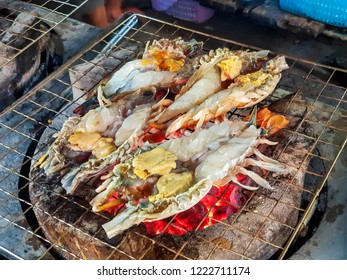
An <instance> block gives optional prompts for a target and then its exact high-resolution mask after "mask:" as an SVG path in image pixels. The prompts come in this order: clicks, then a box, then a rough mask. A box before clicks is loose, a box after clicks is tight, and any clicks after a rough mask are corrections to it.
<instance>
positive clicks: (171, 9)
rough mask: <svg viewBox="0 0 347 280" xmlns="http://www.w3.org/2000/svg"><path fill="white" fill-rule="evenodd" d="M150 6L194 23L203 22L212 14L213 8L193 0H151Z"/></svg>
mask: <svg viewBox="0 0 347 280" xmlns="http://www.w3.org/2000/svg"><path fill="white" fill-rule="evenodd" d="M152 7H153V9H154V10H156V11H160V12H165V13H167V14H168V15H170V16H173V17H176V18H179V19H183V20H186V21H191V22H196V23H203V22H205V21H207V20H208V19H210V18H211V17H212V16H213V14H214V10H213V9H210V8H207V7H203V6H201V5H200V4H199V2H198V1H193V0H171V1H164V0H152Z"/></svg>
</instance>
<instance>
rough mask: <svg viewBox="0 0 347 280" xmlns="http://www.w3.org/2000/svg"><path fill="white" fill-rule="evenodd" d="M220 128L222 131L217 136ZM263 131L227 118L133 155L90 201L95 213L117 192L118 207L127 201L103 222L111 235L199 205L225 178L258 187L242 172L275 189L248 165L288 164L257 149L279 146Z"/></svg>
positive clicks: (271, 166) (277, 168) (271, 167)
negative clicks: (245, 180) (240, 179)
mask: <svg viewBox="0 0 347 280" xmlns="http://www.w3.org/2000/svg"><path fill="white" fill-rule="evenodd" d="M216 131H219V132H220V133H219V134H217V135H216V134H214V133H213V132H216ZM261 134H262V130H261V129H257V128H256V127H255V126H254V125H251V124H249V123H246V122H242V121H239V122H230V121H228V122H226V123H222V124H219V125H216V126H211V127H210V128H207V129H202V130H200V131H197V132H194V133H193V134H191V135H190V136H188V137H182V138H178V139H172V140H170V141H169V142H166V143H164V144H160V145H156V146H149V147H147V150H146V151H142V150H140V149H138V150H137V152H135V154H133V155H128V157H127V158H126V159H124V161H123V163H121V164H120V166H115V167H114V170H113V172H112V175H111V176H110V177H108V178H107V179H106V180H105V181H104V183H103V184H102V185H101V186H100V187H99V189H98V191H100V193H99V194H98V195H97V196H96V197H95V198H94V199H93V200H92V202H91V204H92V205H93V209H94V211H101V210H103V209H105V207H107V205H110V204H108V203H111V202H108V199H109V198H110V197H111V196H114V195H115V194H116V196H117V197H118V199H117V200H115V201H114V204H113V205H118V204H125V210H124V211H123V212H121V213H119V214H118V215H116V217H115V218H114V219H113V220H112V221H110V222H108V223H106V224H105V225H103V228H104V229H105V230H106V233H107V235H108V236H109V237H113V236H115V235H117V234H119V233H121V232H123V231H124V230H126V229H128V228H129V227H131V226H133V225H136V224H139V223H141V222H144V221H154V220H161V219H164V218H167V217H169V216H172V215H175V214H178V213H180V212H183V211H185V210H187V209H189V208H191V207H193V206H194V205H195V204H196V203H198V202H199V201H200V200H201V199H202V198H203V197H204V196H205V195H206V194H207V193H208V192H209V191H210V189H211V187H212V185H213V183H214V182H216V181H219V180H222V179H224V180H225V178H227V180H229V181H234V182H236V183H237V184H239V185H241V186H243V187H244V188H247V189H249V190H255V189H257V187H254V186H245V185H242V184H240V183H239V182H238V181H237V179H236V175H237V174H239V173H241V174H245V175H247V176H249V177H250V178H251V179H253V181H254V182H255V183H257V184H259V185H260V186H262V187H265V188H269V189H271V186H270V185H269V183H268V182H267V181H266V180H265V179H263V178H262V177H260V176H259V175H258V174H257V173H255V172H254V171H252V170H250V169H247V167H249V166H259V167H261V168H263V169H265V170H270V171H275V172H280V171H282V170H283V168H284V167H283V166H282V165H281V164H280V163H279V162H277V161H275V160H273V159H270V158H268V157H266V156H265V155H263V154H261V152H260V151H259V150H258V149H257V146H258V145H260V144H268V145H275V144H276V143H274V142H271V141H269V140H267V139H265V138H263V137H262V136H261ZM194 143H195V145H194ZM192 146H194V148H195V150H193V151H192V150H191V147H192ZM148 149H149V150H148ZM251 156H254V157H255V158H253V157H252V158H251ZM138 189H140V190H141V191H142V192H141V193H140V194H139V192H137V191H136V190H138ZM111 204H112V203H111ZM105 205H106V206H105Z"/></svg>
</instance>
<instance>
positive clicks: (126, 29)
mask: <svg viewBox="0 0 347 280" xmlns="http://www.w3.org/2000/svg"><path fill="white" fill-rule="evenodd" d="M64 3H65V2H64ZM134 24H135V25H134ZM179 36H180V37H183V38H184V39H190V38H195V39H196V40H201V41H203V42H205V45H204V49H205V50H206V51H207V50H209V49H211V48H217V47H228V48H231V49H253V50H256V49H257V48H255V47H252V46H249V45H245V44H241V43H238V42H235V41H231V40H226V39H223V38H219V37H216V36H211V35H207V34H204V33H201V32H197V31H194V30H191V29H188V28H183V27H181V26H179V25H176V24H170V23H167V22H164V21H160V20H157V19H154V18H150V17H147V16H143V15H125V16H123V18H122V19H121V20H120V21H118V22H116V23H114V24H113V25H112V26H111V27H110V28H108V29H107V30H106V31H105V32H104V33H103V34H102V36H100V37H99V38H97V39H95V41H94V42H92V43H90V44H89V45H88V46H86V47H85V48H84V49H83V50H82V51H81V52H80V53H79V54H77V55H76V56H74V57H73V58H72V59H70V60H69V61H68V62H66V63H65V64H64V65H63V66H62V67H61V68H60V69H59V70H58V71H56V72H54V73H53V74H51V75H50V76H49V77H48V78H46V79H45V80H44V81H42V82H41V83H40V84H38V85H37V86H36V87H35V88H34V89H32V90H31V91H30V92H29V93H28V94H27V95H26V96H25V97H23V98H21V99H19V100H18V101H16V102H15V103H14V104H13V105H12V106H10V107H8V108H7V109H6V110H5V111H3V112H2V113H1V114H0V139H1V141H0V142H1V143H0V155H1V156H0V178H1V179H0V248H1V251H2V252H3V253H4V254H6V256H8V257H10V258H15V259H54V258H61V255H64V256H68V258H69V259H83V258H85V254H84V249H85V248H87V244H88V243H89V242H90V241H91V240H95V241H97V242H99V243H100V244H102V245H104V246H107V248H108V250H109V254H108V258H110V259H113V258H126V259H148V258H163V259H192V258H204V259H211V258H240V259H249V255H248V254H247V250H251V248H248V247H247V246H246V247H245V248H244V250H243V251H235V250H233V248H230V246H226V244H225V242H223V237H225V236H226V235H228V234H230V230H232V229H235V226H236V223H237V222H238V219H239V217H241V215H242V213H245V212H252V207H251V205H250V202H251V201H252V197H257V196H259V195H258V194H257V193H253V194H252V195H251V198H250V199H249V201H250V202H249V203H246V205H245V206H243V208H242V209H241V210H240V211H239V212H238V214H237V215H235V216H233V219H232V220H231V221H229V222H219V223H218V224H217V225H214V226H213V227H219V230H218V238H216V237H210V236H206V235H203V234H200V233H199V232H193V233H192V234H190V235H188V236H186V237H184V238H181V239H179V242H173V241H174V240H176V239H175V238H170V239H165V238H161V237H160V236H157V237H151V236H148V235H147V234H146V233H145V232H144V231H141V230H136V231H134V232H131V233H130V234H129V235H128V239H127V238H124V239H123V240H121V241H120V242H108V241H107V240H105V239H104V238H102V237H101V236H102V233H101V232H102V229H101V228H100V229H99V230H97V231H95V232H93V233H90V231H89V230H88V229H85V231H83V230H82V231H83V235H84V236H85V237H86V242H85V244H82V245H78V246H77V249H76V250H75V251H71V250H69V248H65V247H64V246H62V245H61V244H60V243H59V242H52V241H50V239H49V238H47V237H46V236H45V232H44V224H45V223H40V224H39V223H37V221H36V217H35V215H34V212H33V210H34V209H36V210H40V209H37V208H39V207H40V206H39V205H36V204H35V203H32V201H31V200H30V199H29V197H28V188H29V185H30V184H31V183H34V182H33V178H32V177H30V176H29V171H30V168H31V166H32V164H34V163H35V162H37V160H38V158H39V154H40V152H42V151H43V150H46V149H47V147H48V143H46V142H47V141H42V140H41V138H40V136H41V134H42V133H43V132H44V131H45V130H46V129H51V130H55V131H57V130H59V129H60V127H59V125H58V126H56V125H55V124H54V122H53V124H52V120H53V119H54V118H59V117H61V118H66V117H67V116H68V115H69V113H68V112H70V111H71V110H72V109H73V108H75V107H76V106H77V105H78V104H79V102H80V100H78V99H77V100H76V99H74V98H73V94H72V85H71V81H70V80H69V73H68V70H69V69H71V68H73V66H75V65H79V64H81V63H84V64H89V65H90V69H95V68H100V67H101V66H100V65H99V64H98V63H95V60H93V59H94V58H95V57H98V56H103V55H105V53H106V52H105V50H107V49H108V48H109V42H110V41H112V42H114V41H116V43H114V44H113V49H114V50H119V51H123V52H121V54H122V55H119V56H118V57H115V58H114V64H113V65H112V67H113V68H112V69H110V68H108V69H104V70H105V71H104V73H110V72H111V71H113V70H115V69H116V68H118V67H119V66H120V65H122V64H123V63H124V62H126V61H128V60H130V59H132V58H133V57H136V55H137V54H138V50H139V47H140V46H141V45H142V44H143V43H144V42H146V41H148V40H153V39H159V38H163V37H166V38H175V37H179ZM115 38H116V39H115ZM272 55H275V54H272ZM287 62H288V64H289V65H290V68H289V70H287V71H286V73H285V74H284V76H283V77H282V80H281V82H280V83H279V85H278V88H277V90H276V92H275V95H276V94H278V93H279V92H281V91H282V92H283V91H286V92H291V93H293V94H294V95H293V96H294V97H293V98H294V99H295V98H296V97H299V95H303V96H304V97H305V98H306V99H307V100H309V104H310V105H309V107H308V110H307V112H306V114H305V116H304V118H303V119H302V120H300V124H299V126H298V127H297V128H295V129H290V128H289V129H288V133H290V134H291V135H292V136H291V137H300V138H301V139H303V142H304V141H309V142H310V143H311V144H312V145H311V148H310V149H309V150H308V151H307V153H305V154H304V155H303V157H302V160H301V161H300V163H298V166H296V168H297V169H296V170H297V171H296V172H297V173H296V174H299V172H304V173H305V177H306V179H307V178H310V180H309V181H308V182H309V183H307V184H305V185H304V188H303V189H302V193H303V197H304V198H303V201H304V203H302V204H301V206H300V207H295V209H296V210H297V211H298V217H299V219H298V222H297V223H296V224H295V226H292V225H289V224H287V223H286V222H283V221H281V220H280V219H277V220H276V216H275V215H274V216H273V217H272V218H269V217H265V218H264V217H263V219H261V220H262V222H260V223H259V226H258V228H257V229H255V230H254V231H255V234H254V235H253V236H252V237H251V238H253V239H257V241H258V242H259V246H265V247H268V248H270V249H271V248H272V250H274V251H276V252H277V253H276V254H275V255H274V256H273V258H278V259H284V258H288V257H289V256H290V254H291V252H292V251H293V249H295V248H296V246H297V245H296V241H297V240H298V237H299V235H300V234H301V233H302V230H303V228H305V227H306V225H307V224H308V223H309V220H310V218H311V216H312V215H313V212H314V210H315V208H316V205H317V201H318V198H319V197H320V195H321V194H322V192H324V189H325V187H326V182H327V180H328V178H329V175H330V173H331V172H332V170H333V167H334V166H335V163H336V162H337V160H338V158H339V156H340V154H341V153H342V152H343V149H344V147H345V145H346V142H347V138H346V134H347V129H346V109H347V103H346V102H347V98H346V84H345V80H344V79H343V77H347V71H346V70H343V69H338V68H334V67H329V66H324V65H320V64H317V63H312V62H310V61H305V60H301V59H296V58H294V57H287ZM89 73H90V71H88V72H86V73H83V75H81V76H80V79H85V78H86V77H87V78H88V81H92V83H91V86H92V85H97V84H98V82H99V81H100V79H96V78H95V76H88V75H89ZM77 82H78V80H77V81H76V82H75V83H77ZM294 99H292V100H294ZM289 104H290V102H289V103H288V106H289ZM322 104H323V105H322ZM62 108H64V110H61V109H62ZM306 126H310V127H311V128H312V129H310V130H309V131H307V130H305V129H303V128H304V127H306ZM289 146H290V141H288V143H286V144H285V145H284V146H283V148H282V151H281V152H280V154H279V155H278V156H280V155H281V154H284V153H289V152H290V151H289ZM37 147H39V148H37ZM308 161H309V162H315V163H319V164H320V165H321V166H322V168H319V169H314V168H313V169H312V168H311V169H310V168H308V167H307V166H308V165H307V162H308ZM337 168H338V167H337ZM296 174H294V176H293V178H292V179H291V181H290V182H288V188H289V187H293V188H299V187H300V188H301V186H297V185H296V183H295V175H296ZM57 195H58V196H59V198H60V199H62V200H66V201H68V200H69V201H70V202H71V203H75V204H77V205H78V207H79V208H80V209H81V214H80V219H78V220H77V221H73V222H71V223H69V222H66V221H61V220H60V219H59V217H57V216H55V215H54V214H49V215H48V216H47V222H49V221H53V222H54V221H56V222H57V223H59V222H61V223H64V224H65V225H66V226H67V227H68V228H70V229H71V231H68V232H66V233H64V234H62V236H61V237H60V238H58V241H59V240H60V239H63V237H64V236H65V235H66V236H69V234H71V232H73V231H74V230H76V224H77V223H81V222H82V221H83V217H84V216H85V215H89V214H90V213H91V212H90V208H89V207H88V205H84V204H83V203H80V202H79V201H74V200H72V199H71V198H70V197H67V196H65V195H64V194H61V193H58V194H57ZM263 195H264V196H266V194H262V196H263ZM273 201H274V203H273V204H271V207H270V209H267V211H268V212H270V213H271V212H274V211H276V209H277V207H292V206H291V205H287V204H286V189H284V191H283V192H282V193H278V194H277V195H276V197H274V198H273ZM57 210H58V209H57ZM254 215H257V216H259V217H262V213H254ZM268 219H275V220H276V222H277V223H279V224H281V225H282V226H283V227H285V228H286V229H287V230H288V231H289V233H290V234H289V235H288V236H289V238H288V240H287V241H286V242H285V243H284V244H280V245H279V244H275V243H271V242H269V241H268V240H262V239H259V238H258V237H257V233H258V232H260V231H261V229H262V228H263V227H265V225H266V222H267V220H268ZM77 230H78V231H81V229H77ZM238 230H239V231H247V229H246V228H244V229H240V228H238ZM129 236H135V239H131V238H130V237H129ZM71 238H73V236H71ZM129 238H130V239H129ZM136 240H141V251H140V252H136V253H134V252H133V251H132V250H130V249H129V247H127V246H126V245H127V242H136ZM168 240H170V242H169V241H168ZM192 244H202V246H204V247H205V248H206V250H205V251H204V252H205V253H204V254H200V255H197V256H195V255H192V254H189V250H190V249H189V248H191V245H192Z"/></svg>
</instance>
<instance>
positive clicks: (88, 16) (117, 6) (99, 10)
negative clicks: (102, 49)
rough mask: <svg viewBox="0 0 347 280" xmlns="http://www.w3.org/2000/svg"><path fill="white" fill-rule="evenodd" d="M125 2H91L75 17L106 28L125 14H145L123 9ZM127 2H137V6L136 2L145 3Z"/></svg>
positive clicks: (115, 0) (110, 0) (97, 0)
mask: <svg viewBox="0 0 347 280" xmlns="http://www.w3.org/2000/svg"><path fill="white" fill-rule="evenodd" d="M123 2H124V1H122V0H89V1H88V2H87V3H86V4H84V5H83V6H82V7H81V8H80V9H79V10H78V11H77V12H76V13H75V14H74V17H75V18H76V19H78V20H81V21H84V22H87V23H89V24H92V25H95V26H97V27H100V28H106V27H107V26H108V25H109V24H111V23H112V22H114V21H115V20H117V19H119V18H120V17H121V16H122V14H123V13H125V12H128V11H132V12H135V13H143V12H142V11H141V10H139V9H138V8H135V7H123V6H122V5H123ZM125 2H133V3H131V4H134V2H135V4H137V3H136V2H143V1H125ZM126 4H127V3H126ZM141 4H142V3H141Z"/></svg>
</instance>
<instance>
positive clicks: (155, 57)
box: [97, 38, 202, 102]
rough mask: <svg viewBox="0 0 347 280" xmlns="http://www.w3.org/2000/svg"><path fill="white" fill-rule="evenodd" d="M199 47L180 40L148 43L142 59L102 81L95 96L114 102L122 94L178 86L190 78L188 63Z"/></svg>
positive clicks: (124, 66) (194, 43)
mask: <svg viewBox="0 0 347 280" xmlns="http://www.w3.org/2000/svg"><path fill="white" fill-rule="evenodd" d="M201 47H202V42H197V41H196V40H191V41H189V42H186V41H184V40H182V39H181V38H177V39H174V40H169V39H160V40H154V41H152V42H147V45H146V48H145V51H144V53H143V56H142V58H141V59H135V60H132V61H129V62H127V63H126V64H124V65H123V66H122V67H121V68H120V69H119V70H117V71H116V72H115V73H114V74H113V75H112V76H111V78H110V79H109V80H107V81H103V82H102V83H101V84H100V85H99V87H98V89H97V92H98V96H99V97H100V95H103V97H104V101H105V100H109V99H112V100H114V99H115V98H116V99H118V98H120V97H121V96H122V95H121V94H122V93H130V92H144V91H146V90H151V91H156V89H157V88H170V87H171V86H174V85H177V84H180V83H181V80H182V79H188V78H189V76H190V75H191V71H192V69H191V67H190V66H191V65H190V64H191V61H190V60H191V59H192V58H193V57H195V56H196V55H197V53H198V52H199V50H200V49H201ZM99 101H100V100H99ZM106 102H107V101H106Z"/></svg>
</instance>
